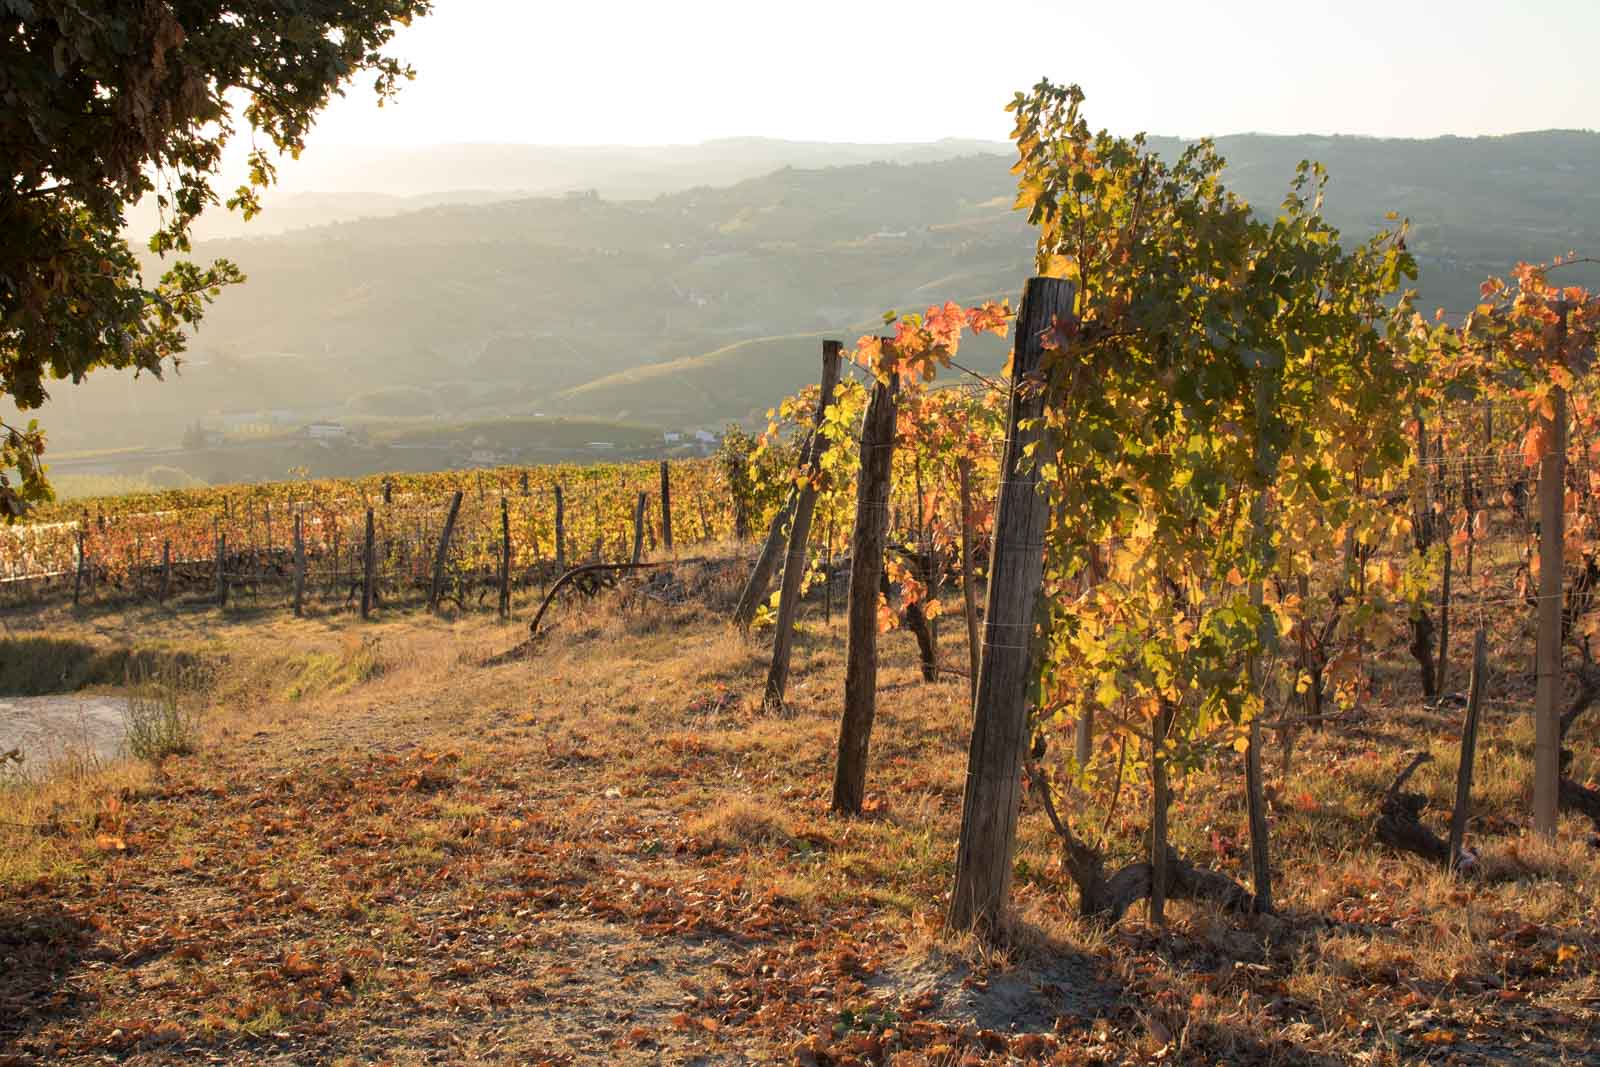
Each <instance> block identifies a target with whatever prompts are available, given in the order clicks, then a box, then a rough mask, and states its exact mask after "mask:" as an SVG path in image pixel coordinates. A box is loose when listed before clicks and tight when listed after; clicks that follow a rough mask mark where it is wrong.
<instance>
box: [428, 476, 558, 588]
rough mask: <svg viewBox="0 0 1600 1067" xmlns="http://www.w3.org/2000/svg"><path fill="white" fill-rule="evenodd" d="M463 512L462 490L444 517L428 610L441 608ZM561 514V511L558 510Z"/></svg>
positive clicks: (435, 559)
mask: <svg viewBox="0 0 1600 1067" xmlns="http://www.w3.org/2000/svg"><path fill="white" fill-rule="evenodd" d="M460 512H461V490H459V489H457V490H456V491H455V495H454V496H452V497H451V498H450V513H449V514H448V515H446V516H445V518H444V530H443V532H442V533H440V534H439V547H438V548H437V549H436V550H435V551H434V554H433V584H432V585H431V586H430V587H429V589H428V610H429V611H438V610H439V597H440V595H441V594H442V593H443V592H444V565H445V561H446V560H448V559H449V558H450V535H451V534H452V533H453V532H455V528H456V516H457V515H458V514H460ZM558 514H559V511H558Z"/></svg>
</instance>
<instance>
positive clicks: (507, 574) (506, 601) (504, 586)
mask: <svg viewBox="0 0 1600 1067" xmlns="http://www.w3.org/2000/svg"><path fill="white" fill-rule="evenodd" d="M500 617H501V618H502V619H509V618H510V617H511V505H510V504H508V503H506V498H505V497H501V498H500Z"/></svg>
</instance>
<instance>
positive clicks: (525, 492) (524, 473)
mask: <svg viewBox="0 0 1600 1067" xmlns="http://www.w3.org/2000/svg"><path fill="white" fill-rule="evenodd" d="M521 474H522V495H523V496H527V495H528V472H527V471H522V472H521Z"/></svg>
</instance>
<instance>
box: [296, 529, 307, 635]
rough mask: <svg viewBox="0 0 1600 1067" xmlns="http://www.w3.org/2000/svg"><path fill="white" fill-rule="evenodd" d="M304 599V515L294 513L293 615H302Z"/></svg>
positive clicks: (303, 612)
mask: <svg viewBox="0 0 1600 1067" xmlns="http://www.w3.org/2000/svg"><path fill="white" fill-rule="evenodd" d="M305 597H306V532H305V513H304V512H301V511H296V512H295V513H294V613H295V614H296V615H304V614H305V613H306V612H305Z"/></svg>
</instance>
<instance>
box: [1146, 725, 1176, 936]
mask: <svg viewBox="0 0 1600 1067" xmlns="http://www.w3.org/2000/svg"><path fill="white" fill-rule="evenodd" d="M1172 718H1173V707H1172V705H1171V704H1169V703H1167V702H1166V701H1165V700H1163V701H1162V702H1161V710H1160V711H1159V712H1158V713H1157V714H1156V721H1155V732H1154V734H1153V735H1152V736H1151V747H1150V786H1151V799H1150V803H1151V808H1150V922H1151V923H1152V924H1154V925H1156V926H1162V925H1164V924H1165V923H1166V921H1167V915H1166V907H1167V811H1168V809H1169V808H1170V807H1171V805H1172V788H1171V786H1170V785H1168V783H1167V753H1166V745H1167V732H1168V731H1169V730H1171V729H1172Z"/></svg>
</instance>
